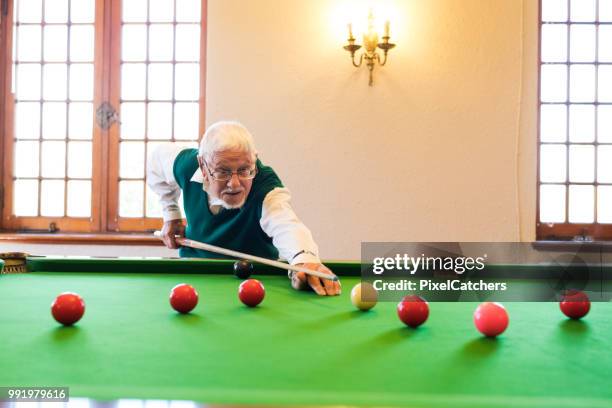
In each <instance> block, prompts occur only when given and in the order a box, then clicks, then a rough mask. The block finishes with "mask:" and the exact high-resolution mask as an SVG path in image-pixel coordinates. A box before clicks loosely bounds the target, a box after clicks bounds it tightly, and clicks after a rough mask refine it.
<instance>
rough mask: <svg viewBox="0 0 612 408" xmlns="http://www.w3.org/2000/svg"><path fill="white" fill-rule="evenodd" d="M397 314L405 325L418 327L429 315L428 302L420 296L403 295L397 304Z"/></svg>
mask: <svg viewBox="0 0 612 408" xmlns="http://www.w3.org/2000/svg"><path fill="white" fill-rule="evenodd" d="M397 315H398V316H399V318H400V320H401V321H402V322H404V323H405V324H406V325H408V326H410V327H419V326H420V325H422V324H423V323H425V320H427V318H428V317H429V304H428V303H427V301H426V300H425V299H423V298H422V297H420V296H417V295H409V296H405V297H404V298H403V299H402V301H401V302H399V303H398V305H397Z"/></svg>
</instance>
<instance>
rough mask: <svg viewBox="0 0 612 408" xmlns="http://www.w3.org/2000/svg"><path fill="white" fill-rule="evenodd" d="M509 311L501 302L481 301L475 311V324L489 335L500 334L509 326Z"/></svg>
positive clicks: (483, 332)
mask: <svg viewBox="0 0 612 408" xmlns="http://www.w3.org/2000/svg"><path fill="white" fill-rule="evenodd" d="M508 322H509V318H508V312H506V308H505V307H504V306H503V305H502V304H501V303H496V302H484V303H481V304H480V305H479V306H478V307H477V308H476V311H475V312H474V325H476V328H477V329H478V331H479V332H481V333H482V334H484V335H485V336H487V337H495V336H499V335H500V334H502V333H503V332H504V330H506V328H507V327H508Z"/></svg>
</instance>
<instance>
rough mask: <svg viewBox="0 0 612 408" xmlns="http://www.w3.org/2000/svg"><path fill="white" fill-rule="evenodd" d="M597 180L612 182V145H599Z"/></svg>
mask: <svg viewBox="0 0 612 408" xmlns="http://www.w3.org/2000/svg"><path fill="white" fill-rule="evenodd" d="M597 181H598V182H599V183H612V146H610V145H608V146H598V147H597Z"/></svg>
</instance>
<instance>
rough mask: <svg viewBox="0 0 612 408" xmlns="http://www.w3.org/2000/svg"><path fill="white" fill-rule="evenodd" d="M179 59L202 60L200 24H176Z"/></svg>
mask: <svg viewBox="0 0 612 408" xmlns="http://www.w3.org/2000/svg"><path fill="white" fill-rule="evenodd" d="M175 59H176V60H177V61H199V60H200V26H199V25H196V24H177V25H176V57H175Z"/></svg>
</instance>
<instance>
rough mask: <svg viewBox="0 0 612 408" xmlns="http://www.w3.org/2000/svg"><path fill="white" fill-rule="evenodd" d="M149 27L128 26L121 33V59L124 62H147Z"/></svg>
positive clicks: (139, 25)
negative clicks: (146, 45)
mask: <svg viewBox="0 0 612 408" xmlns="http://www.w3.org/2000/svg"><path fill="white" fill-rule="evenodd" d="M146 43H147V26H146V25H145V24H126V25H124V26H123V29H122V33H121V59H122V60H123V61H145V60H146V59H147V48H146V47H145V46H144V45H145V44H146Z"/></svg>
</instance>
